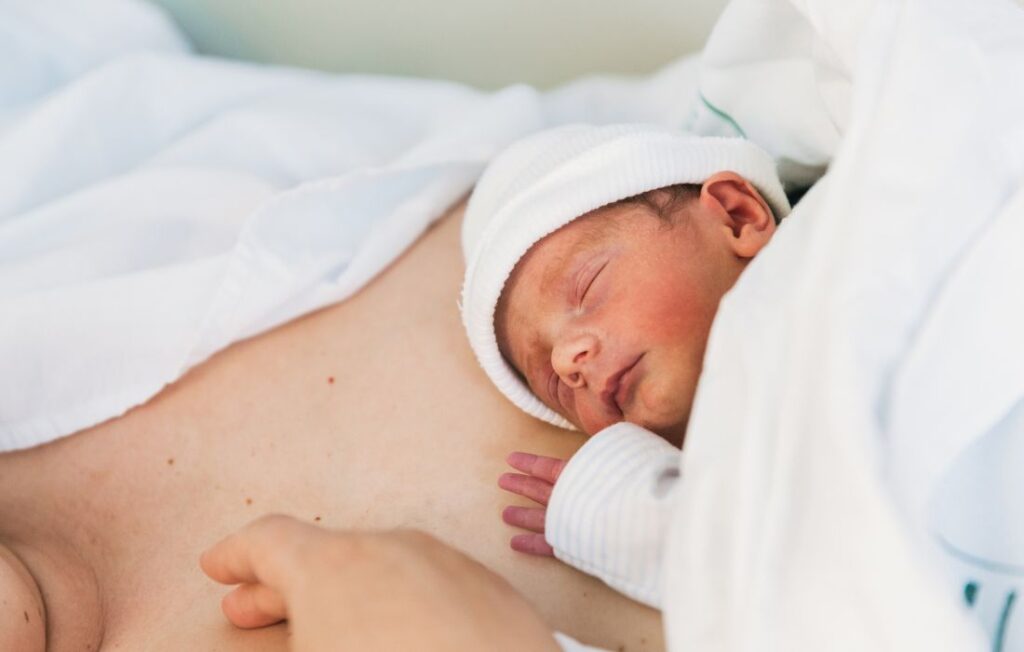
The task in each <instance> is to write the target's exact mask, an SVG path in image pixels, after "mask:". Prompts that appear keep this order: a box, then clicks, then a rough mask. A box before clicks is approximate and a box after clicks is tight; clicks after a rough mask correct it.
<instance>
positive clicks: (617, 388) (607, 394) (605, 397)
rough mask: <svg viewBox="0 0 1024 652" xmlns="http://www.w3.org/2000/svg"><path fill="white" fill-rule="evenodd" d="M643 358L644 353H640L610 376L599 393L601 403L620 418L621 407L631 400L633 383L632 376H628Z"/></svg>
mask: <svg viewBox="0 0 1024 652" xmlns="http://www.w3.org/2000/svg"><path fill="white" fill-rule="evenodd" d="M643 357H644V353H641V354H640V355H638V356H637V357H636V358H634V359H633V360H632V362H630V363H629V364H627V365H626V366H624V367H622V368H621V369H619V370H618V371H616V372H615V373H614V374H612V375H611V376H610V377H609V378H608V380H607V381H605V385H604V389H603V390H602V391H601V401H602V402H603V403H604V404H605V405H606V406H607V407H608V409H609V410H611V411H614V412H618V415H619V416H620V417H622V416H624V415H625V410H624V409H623V406H624V405H625V404H626V403H627V402H628V400H629V399H630V398H632V390H633V385H634V383H633V382H632V381H633V376H631V375H629V372H630V371H632V370H633V368H634V367H636V365H637V363H638V362H640V359H641V358H643Z"/></svg>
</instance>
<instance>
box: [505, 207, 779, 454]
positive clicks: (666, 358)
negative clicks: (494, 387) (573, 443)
mask: <svg viewBox="0 0 1024 652" xmlns="http://www.w3.org/2000/svg"><path fill="white" fill-rule="evenodd" d="M692 204H693V206H691V207H689V209H688V210H689V212H688V214H687V215H686V216H685V217H683V218H682V219H681V220H680V221H679V223H677V224H675V225H669V224H667V223H666V222H665V221H663V220H661V219H659V218H658V217H657V216H656V215H655V214H654V213H653V212H651V210H650V209H648V208H646V207H642V206H636V205H626V206H617V207H613V208H608V209H604V210H602V211H598V212H596V213H592V214H590V215H587V216H584V217H581V218H579V219H577V220H575V221H573V222H570V223H569V224H568V225H566V226H565V227H563V228H562V229H560V230H558V231H556V232H554V233H553V234H551V235H549V236H547V237H546V238H544V239H543V240H541V241H540V242H538V243H537V244H536V245H534V246H533V247H532V248H531V249H530V250H529V251H528V252H527V254H526V255H525V256H524V257H523V258H522V259H521V260H520V262H519V264H518V265H517V266H516V268H515V270H514V271H513V273H512V275H511V277H510V278H509V282H508V283H507V284H506V286H505V290H504V292H503V294H502V297H501V300H500V301H499V303H498V309H497V313H496V317H495V327H496V331H497V335H498V343H499V347H500V348H501V351H502V353H503V354H504V355H505V357H506V359H507V360H509V362H511V363H512V365H513V366H514V367H515V368H516V369H517V370H518V371H519V372H520V374H522V376H523V377H524V379H525V380H526V382H527V383H528V385H529V386H530V388H531V389H532V391H533V393H534V394H536V396H537V397H538V398H540V400H541V401H543V402H544V403H545V404H547V405H548V406H549V407H551V408H552V409H554V410H555V411H556V412H558V413H559V414H561V415H562V416H564V417H565V418H566V419H568V420H569V421H571V422H572V423H573V424H575V425H576V426H577V427H579V428H580V429H581V430H583V431H585V432H587V433H588V434H594V433H596V432H597V431H599V430H601V429H603V428H605V427H606V426H609V425H611V424H613V423H616V422H619V421H623V420H625V421H630V422H633V423H636V424H638V425H640V426H643V427H645V428H647V429H648V430H651V431H653V432H656V433H658V434H660V435H662V436H663V437H665V438H666V439H668V440H669V441H670V442H672V443H674V444H676V445H681V443H682V440H683V436H684V433H685V430H686V423H687V420H688V418H689V415H690V406H691V404H692V402H693V396H694V391H695V389H696V387H697V379H698V377H699V375H700V370H701V364H702V360H703V356H704V347H705V344H706V342H707V338H708V332H709V330H710V328H711V322H712V320H713V318H714V316H715V312H716V310H717V308H718V303H719V300H720V299H721V298H722V295H723V294H725V292H726V291H727V290H728V289H729V288H730V287H731V286H732V285H733V283H734V282H735V281H736V278H737V277H738V276H739V274H740V272H741V271H742V269H743V267H744V265H745V264H746V259H745V258H743V257H742V256H737V255H736V251H735V247H734V246H732V242H731V241H732V240H735V238H730V237H729V236H728V235H727V232H729V233H731V231H730V229H729V227H728V226H726V225H724V224H723V222H722V220H721V219H720V217H721V216H717V215H714V214H712V213H713V212H714V211H711V210H709V209H708V208H707V207H705V206H702V205H701V204H700V202H699V201H697V200H695V201H694V202H692ZM772 228H774V225H772ZM769 237H770V234H769Z"/></svg>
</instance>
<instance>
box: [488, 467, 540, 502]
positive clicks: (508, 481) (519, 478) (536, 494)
mask: <svg viewBox="0 0 1024 652" xmlns="http://www.w3.org/2000/svg"><path fill="white" fill-rule="evenodd" d="M498 486H499V487H501V488H502V489H504V490H505V491H511V492H512V493H514V494H518V495H520V496H523V497H525V498H529V499H530V500H533V501H536V502H538V503H540V504H541V505H547V504H548V500H550V498H551V490H552V489H553V488H554V487H552V485H551V483H550V482H545V481H544V480H540V479H538V478H533V477H530V476H528V475H520V474H518V473H502V474H501V476H500V477H499V478H498Z"/></svg>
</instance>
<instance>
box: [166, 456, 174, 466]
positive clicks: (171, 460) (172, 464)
mask: <svg viewBox="0 0 1024 652" xmlns="http://www.w3.org/2000/svg"><path fill="white" fill-rule="evenodd" d="M167 466H174V458H173V457H168V458H167Z"/></svg>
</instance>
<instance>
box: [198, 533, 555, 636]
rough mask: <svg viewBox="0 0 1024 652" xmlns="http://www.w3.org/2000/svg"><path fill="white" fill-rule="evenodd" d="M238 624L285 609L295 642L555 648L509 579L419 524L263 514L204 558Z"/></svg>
mask: <svg viewBox="0 0 1024 652" xmlns="http://www.w3.org/2000/svg"><path fill="white" fill-rule="evenodd" d="M200 566H202V569H203V571H204V572H205V573H206V574H207V575H209V576H210V577H211V578H212V579H214V580H216V581H217V582H220V583H222V584H238V585H239V586H237V587H235V589H234V590H232V591H231V592H230V593H228V594H227V595H226V596H224V600H223V602H222V603H221V606H222V608H223V610H224V614H225V615H226V616H227V618H228V620H230V621H231V622H232V623H233V624H234V625H236V626H238V627H245V628H250V627H262V626H265V625H270V624H273V623H276V622H279V621H281V620H284V619H286V618H287V619H288V621H289V623H290V627H291V649H292V650H296V651H303V652H304V651H312V650H317V651H320V650H341V649H344V650H414V649H415V650H484V649H487V650H492V649H493V650H505V649H508V650H513V649H514V650H545V649H551V650H557V649H558V646H557V645H556V643H555V641H554V638H553V636H552V634H551V631H550V630H549V628H548V627H547V625H545V623H544V622H543V620H541V618H540V616H539V615H537V613H536V612H535V611H534V610H533V608H532V607H531V606H530V605H529V604H528V603H527V602H526V601H525V600H524V599H523V598H522V596H520V595H519V594H518V593H517V592H516V591H515V590H514V589H513V588H512V587H511V586H510V585H509V584H508V583H507V582H506V581H505V580H503V579H502V578H501V577H499V576H498V575H496V574H494V573H493V572H491V571H489V570H487V569H486V568H484V567H483V566H482V565H481V564H479V563H477V562H476V561H473V560H472V559H470V558H469V557H467V556H466V555H464V554H462V553H460V552H458V551H456V550H454V549H453V548H451V547H449V546H447V545H445V544H443V543H441V542H440V541H438V540H437V539H435V538H433V537H431V536H429V535H427V534H424V533H422V532H418V531H414V530H398V531H391V532H375V533H374V532H371V533H360V532H345V531H337V530H328V529H325V528H321V527H317V526H314V525H310V524H308V523H302V522H300V521H298V520H296V519H293V518H290V517H287V516H265V517H263V518H260V519H257V520H255V521H253V522H251V523H249V524H248V525H246V526H245V527H243V528H242V529H241V530H239V531H237V532H235V533H234V534H231V535H229V536H228V537H226V538H225V539H223V540H222V541H220V542H219V543H217V544H216V545H214V546H213V547H211V548H210V549H208V550H207V551H206V552H204V553H203V555H202V558H201V559H200Z"/></svg>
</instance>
